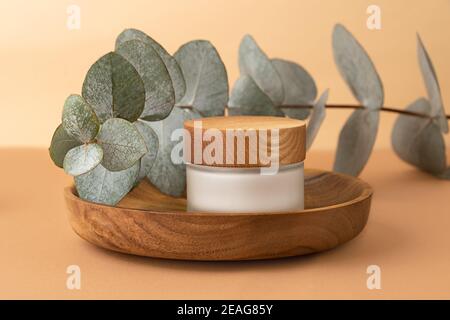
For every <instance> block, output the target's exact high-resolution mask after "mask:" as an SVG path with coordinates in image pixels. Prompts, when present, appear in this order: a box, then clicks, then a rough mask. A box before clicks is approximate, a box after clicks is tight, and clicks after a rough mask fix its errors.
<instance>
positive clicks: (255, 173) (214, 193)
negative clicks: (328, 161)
mask: <svg viewBox="0 0 450 320" xmlns="http://www.w3.org/2000/svg"><path fill="white" fill-rule="evenodd" d="M261 169H262V168H230V167H211V166H204V165H195V164H190V163H188V164H186V179H187V202H188V210H189V211H200V212H229V213H238V212H286V211H292V212H295V211H301V210H303V209H304V168H303V162H300V163H295V164H290V165H284V166H280V167H279V169H278V171H277V172H276V173H273V174H267V173H266V172H262V171H261Z"/></svg>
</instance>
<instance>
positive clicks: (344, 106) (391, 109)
mask: <svg viewBox="0 0 450 320" xmlns="http://www.w3.org/2000/svg"><path fill="white" fill-rule="evenodd" d="M325 107H326V108H330V109H360V108H364V107H363V106H361V105H349V104H327V105H326V106H325ZM278 108H283V109H312V108H313V106H312V105H282V106H278ZM380 110H381V111H386V112H393V113H399V114H404V115H409V116H414V117H420V118H430V116H428V115H426V114H423V113H419V112H413V111H408V110H402V109H398V108H395V107H382V108H381V109H380ZM445 117H446V118H447V119H450V115H448V114H447V115H445Z"/></svg>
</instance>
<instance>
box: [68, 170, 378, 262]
mask: <svg viewBox="0 0 450 320" xmlns="http://www.w3.org/2000/svg"><path fill="white" fill-rule="evenodd" d="M371 197H372V188H371V187H370V186H369V185H368V184H367V183H365V182H363V181H361V180H359V179H357V178H354V177H350V176H346V175H341V174H337V173H332V172H326V171H319V170H305V208H306V209H305V210H304V211H301V212H289V213H275V212H274V213H228V214H227V213H220V214H218V213H199V212H186V199H182V198H172V197H169V196H166V195H163V194H161V193H160V192H159V191H157V190H156V189H155V188H154V187H153V186H152V185H150V184H149V183H148V182H145V181H143V182H142V183H141V184H140V185H139V186H138V187H137V188H135V189H134V190H133V191H132V192H130V193H129V194H128V195H127V196H126V197H125V198H124V199H123V200H122V201H121V202H120V203H119V204H118V206H117V207H110V206H106V205H100V204H95V203H91V202H87V201H84V200H81V199H80V198H78V196H77V195H76V191H75V188H74V187H68V188H66V190H65V198H66V203H67V206H68V208H69V210H68V211H69V221H70V223H71V225H72V228H73V229H74V231H75V232H76V233H77V234H78V235H79V236H80V237H81V238H83V239H85V240H87V241H89V242H91V243H93V244H95V245H97V246H100V247H103V248H106V249H110V250H114V251H119V252H123V253H129V254H135V255H141V256H148V257H158V258H168V259H183V260H256V259H270V258H280V257H288V256H296V255H303V254H308V253H313V252H319V251H323V250H327V249H331V248H333V247H336V246H337V245H339V244H342V243H344V242H347V241H349V240H351V239H352V238H354V237H355V236H356V235H358V234H359V233H360V232H361V230H362V229H363V228H364V226H365V225H366V222H367V218H368V216H369V210H370V201H371Z"/></svg>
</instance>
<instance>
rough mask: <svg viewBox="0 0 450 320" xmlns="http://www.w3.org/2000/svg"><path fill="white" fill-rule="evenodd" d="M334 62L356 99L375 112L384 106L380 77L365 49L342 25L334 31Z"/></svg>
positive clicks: (338, 25)
mask: <svg viewBox="0 0 450 320" xmlns="http://www.w3.org/2000/svg"><path fill="white" fill-rule="evenodd" d="M333 54H334V61H335V62H336V65H337V67H338V69H339V72H340V73H341V75H342V77H343V78H344V80H345V81H346V83H347V85H348V86H349V88H350V90H351V91H352V93H353V95H354V96H355V98H356V99H357V100H358V101H359V102H360V103H361V104H362V105H363V106H365V107H367V108H369V109H372V110H375V109H380V108H381V107H382V106H383V101H384V92H383V84H382V83H381V80H380V77H379V75H378V73H377V71H376V69H375V66H374V65H373V63H372V61H371V60H370V58H369V56H368V55H367V53H366V51H365V50H364V48H363V47H362V46H361V44H359V42H358V41H357V40H356V39H355V38H354V37H353V36H352V34H351V33H350V32H349V31H348V30H347V29H346V28H345V27H344V26H342V25H340V24H337V25H336V26H335V27H334V30H333Z"/></svg>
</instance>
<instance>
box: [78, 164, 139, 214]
mask: <svg viewBox="0 0 450 320" xmlns="http://www.w3.org/2000/svg"><path fill="white" fill-rule="evenodd" d="M138 172H139V162H137V163H136V164H135V165H133V166H132V167H131V168H128V169H125V170H122V171H116V172H112V171H109V170H107V169H105V167H103V166H102V165H101V164H99V165H98V166H97V167H95V169H93V170H91V171H89V172H88V173H85V174H82V175H80V176H76V177H75V186H76V188H77V192H78V195H79V196H80V198H82V199H84V200H86V201H91V202H95V203H101V204H107V205H112V206H113V205H116V204H117V203H118V202H119V201H120V200H121V199H122V198H123V197H124V196H125V195H126V194H127V193H128V192H129V191H130V190H131V188H133V186H134V182H135V181H136V177H137V175H138Z"/></svg>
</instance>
